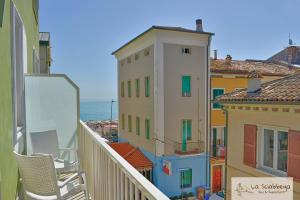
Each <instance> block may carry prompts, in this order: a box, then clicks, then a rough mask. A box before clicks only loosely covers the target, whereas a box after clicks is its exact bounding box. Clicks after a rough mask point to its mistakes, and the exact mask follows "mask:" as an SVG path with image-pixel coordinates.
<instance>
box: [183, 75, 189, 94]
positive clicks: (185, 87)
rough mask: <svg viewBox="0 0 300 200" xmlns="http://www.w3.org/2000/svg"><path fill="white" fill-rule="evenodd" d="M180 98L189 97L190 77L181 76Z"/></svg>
mask: <svg viewBox="0 0 300 200" xmlns="http://www.w3.org/2000/svg"><path fill="white" fill-rule="evenodd" d="M181 93H182V96H183V97H189V96H191V77H190V76H182V91H181Z"/></svg>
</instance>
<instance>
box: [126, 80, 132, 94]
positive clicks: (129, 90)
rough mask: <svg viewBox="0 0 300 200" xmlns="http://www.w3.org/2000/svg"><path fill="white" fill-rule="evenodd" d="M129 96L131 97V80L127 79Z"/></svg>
mask: <svg viewBox="0 0 300 200" xmlns="http://www.w3.org/2000/svg"><path fill="white" fill-rule="evenodd" d="M127 89H128V91H127V92H128V97H131V81H127Z"/></svg>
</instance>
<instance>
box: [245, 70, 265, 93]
mask: <svg viewBox="0 0 300 200" xmlns="http://www.w3.org/2000/svg"><path fill="white" fill-rule="evenodd" d="M247 79H248V88H247V93H248V94H253V93H256V92H258V91H260V90H261V79H262V75H261V74H260V73H259V72H257V71H255V70H254V71H251V72H250V73H249V75H248V76H247Z"/></svg>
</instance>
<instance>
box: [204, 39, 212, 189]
mask: <svg viewBox="0 0 300 200" xmlns="http://www.w3.org/2000/svg"><path fill="white" fill-rule="evenodd" d="M210 43H211V35H209V37H208V44H207V47H206V59H207V62H206V64H207V66H206V70H207V77H206V86H207V87H206V94H207V99H206V102H207V103H208V105H207V107H206V117H207V124H206V127H207V129H206V145H205V152H206V155H205V156H206V167H205V172H206V186H207V187H208V188H210V152H209V150H210V148H209V144H210V137H209V136H210V124H211V123H210V122H211V119H210V118H211V102H210V99H211V98H210V87H211V86H210V81H211V79H210V58H209V51H210V48H209V47H210Z"/></svg>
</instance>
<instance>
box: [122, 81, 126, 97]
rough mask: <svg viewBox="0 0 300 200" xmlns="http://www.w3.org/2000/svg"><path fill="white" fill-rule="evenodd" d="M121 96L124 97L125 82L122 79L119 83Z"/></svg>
mask: <svg viewBox="0 0 300 200" xmlns="http://www.w3.org/2000/svg"><path fill="white" fill-rule="evenodd" d="M121 97H125V84H124V81H122V83H121Z"/></svg>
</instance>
